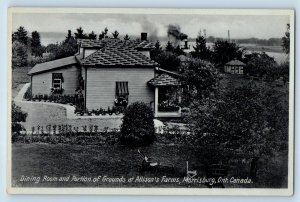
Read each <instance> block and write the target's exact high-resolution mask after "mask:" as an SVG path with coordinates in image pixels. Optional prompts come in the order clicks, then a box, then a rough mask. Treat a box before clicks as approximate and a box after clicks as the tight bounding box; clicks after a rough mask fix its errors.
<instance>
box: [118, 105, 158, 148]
mask: <svg viewBox="0 0 300 202" xmlns="http://www.w3.org/2000/svg"><path fill="white" fill-rule="evenodd" d="M153 119H154V116H153V111H152V109H151V108H150V107H149V106H148V105H146V104H145V103H142V102H135V103H133V104H131V105H129V106H128V108H127V109H126V110H125V113H124V117H123V123H122V126H121V134H122V135H121V138H120V141H121V142H122V143H123V144H125V145H129V146H139V145H147V144H150V143H152V142H153V141H154V139H155V135H154V133H155V129H154V121H153Z"/></svg>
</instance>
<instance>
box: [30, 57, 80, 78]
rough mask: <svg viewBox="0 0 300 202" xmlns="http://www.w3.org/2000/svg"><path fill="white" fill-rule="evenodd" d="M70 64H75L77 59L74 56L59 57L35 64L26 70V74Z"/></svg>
mask: <svg viewBox="0 0 300 202" xmlns="http://www.w3.org/2000/svg"><path fill="white" fill-rule="evenodd" d="M72 64H77V60H76V58H75V56H70V57H66V58H61V59H57V60H53V61H49V62H44V63H40V64H37V65H35V66H34V67H33V68H32V69H31V70H30V71H29V72H28V74H29V75H32V74H36V73H40V72H45V71H48V70H52V69H57V68H60V67H64V66H68V65H72Z"/></svg>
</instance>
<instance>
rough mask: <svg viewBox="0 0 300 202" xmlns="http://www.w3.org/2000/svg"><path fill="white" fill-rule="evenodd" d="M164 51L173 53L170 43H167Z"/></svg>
mask: <svg viewBox="0 0 300 202" xmlns="http://www.w3.org/2000/svg"><path fill="white" fill-rule="evenodd" d="M165 50H166V51H168V52H173V51H174V46H173V45H172V43H171V42H170V41H168V43H167V45H166V48H165Z"/></svg>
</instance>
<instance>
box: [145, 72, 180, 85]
mask: <svg viewBox="0 0 300 202" xmlns="http://www.w3.org/2000/svg"><path fill="white" fill-rule="evenodd" d="M148 85H150V86H180V85H181V82H180V81H179V80H178V79H176V78H174V77H172V76H170V75H169V74H161V75H158V76H157V77H155V78H153V79H151V80H150V81H148Z"/></svg>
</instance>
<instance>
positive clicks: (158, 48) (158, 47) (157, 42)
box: [154, 40, 162, 51]
mask: <svg viewBox="0 0 300 202" xmlns="http://www.w3.org/2000/svg"><path fill="white" fill-rule="evenodd" d="M154 46H155V50H157V51H159V50H162V49H161V45H160V42H159V41H158V40H157V41H156V43H155V45H154Z"/></svg>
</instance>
